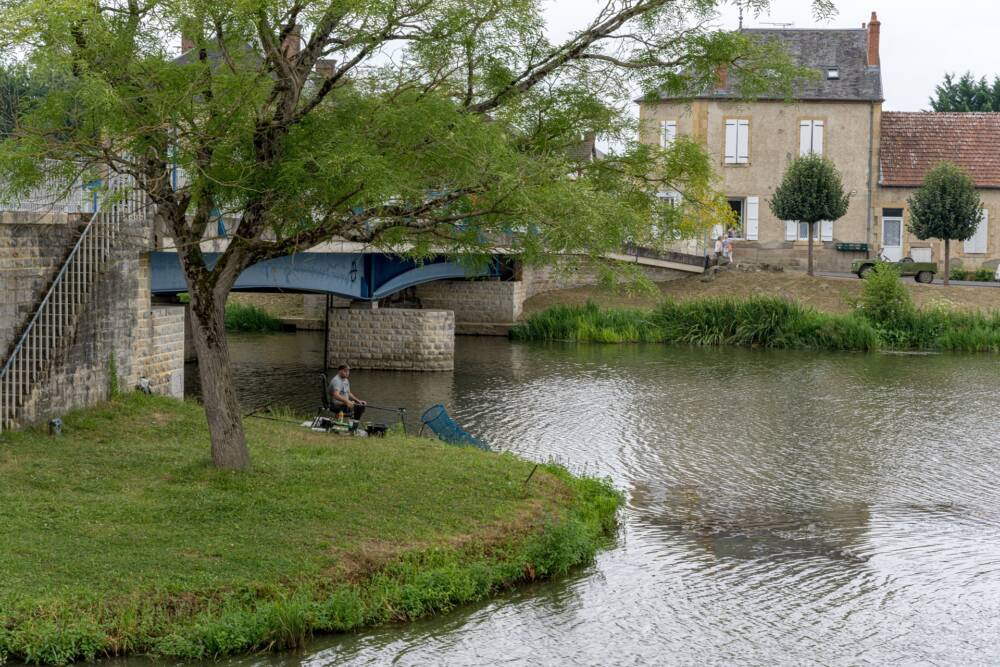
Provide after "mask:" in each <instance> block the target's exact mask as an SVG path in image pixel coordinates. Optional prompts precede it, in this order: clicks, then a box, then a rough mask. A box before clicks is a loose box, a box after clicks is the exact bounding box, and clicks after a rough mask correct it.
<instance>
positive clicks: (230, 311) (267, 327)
mask: <svg viewBox="0 0 1000 667" xmlns="http://www.w3.org/2000/svg"><path fill="white" fill-rule="evenodd" d="M279 329H281V320H280V319H278V318H277V317H275V316H274V315H272V314H270V313H269V312H267V311H266V310H264V309H262V308H259V307H258V306H255V305H253V304H244V303H227V304H226V330H227V331H257V332H267V331H278V330H279Z"/></svg>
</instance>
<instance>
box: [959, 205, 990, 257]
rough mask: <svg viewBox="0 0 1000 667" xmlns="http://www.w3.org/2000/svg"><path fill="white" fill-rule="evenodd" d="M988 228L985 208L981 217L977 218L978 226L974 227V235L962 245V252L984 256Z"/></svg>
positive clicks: (988, 222)
mask: <svg viewBox="0 0 1000 667" xmlns="http://www.w3.org/2000/svg"><path fill="white" fill-rule="evenodd" d="M989 226H990V216H989V211H987V210H986V209H985V208H984V209H983V215H982V216H981V217H980V218H979V226H978V227H976V233H975V234H973V235H972V238H970V239H969V240H967V241H966V242H965V244H964V248H963V249H964V250H965V252H966V253H968V254H972V255H985V254H986V250H987V246H988V241H989V239H988V237H987V234H988V230H989Z"/></svg>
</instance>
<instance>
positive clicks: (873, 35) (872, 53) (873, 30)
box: [868, 12, 882, 67]
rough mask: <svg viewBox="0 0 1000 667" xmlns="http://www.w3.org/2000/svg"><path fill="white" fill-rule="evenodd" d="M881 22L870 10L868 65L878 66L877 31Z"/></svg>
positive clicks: (880, 26)
mask: <svg viewBox="0 0 1000 667" xmlns="http://www.w3.org/2000/svg"><path fill="white" fill-rule="evenodd" d="M881 28H882V24H881V23H879V20H878V15H877V14H876V13H875V12H872V20H871V21H869V22H868V66H869V67H878V66H879V64H880V63H879V53H878V47H879V31H880V29H881Z"/></svg>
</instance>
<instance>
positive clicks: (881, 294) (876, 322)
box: [856, 262, 916, 330]
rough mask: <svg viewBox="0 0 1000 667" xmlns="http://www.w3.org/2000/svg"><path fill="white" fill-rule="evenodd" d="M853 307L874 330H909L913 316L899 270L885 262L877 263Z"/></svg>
mask: <svg viewBox="0 0 1000 667" xmlns="http://www.w3.org/2000/svg"><path fill="white" fill-rule="evenodd" d="M856 307H857V310H858V311H859V313H860V314H861V316H862V317H864V318H865V319H866V320H868V321H869V322H871V323H872V325H873V326H875V328H876V329H884V330H905V329H907V328H909V326H910V323H911V322H912V320H913V315H914V313H915V312H916V308H915V307H914V305H913V298H912V297H911V296H910V292H909V290H907V289H906V286H905V285H903V281H902V280H900V279H899V270H898V269H897V268H896V267H895V266H893V265H892V264H889V263H888V262H879V263H878V264H876V265H875V268H874V269H873V270H872V271H871V273H869V274H868V278H867V279H866V280H865V284H864V287H863V288H862V290H861V298H860V299H859V300H858V301H857V303H856Z"/></svg>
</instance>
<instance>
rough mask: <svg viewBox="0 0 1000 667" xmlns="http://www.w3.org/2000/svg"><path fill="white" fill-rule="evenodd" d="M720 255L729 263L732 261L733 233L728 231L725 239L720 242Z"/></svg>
mask: <svg viewBox="0 0 1000 667" xmlns="http://www.w3.org/2000/svg"><path fill="white" fill-rule="evenodd" d="M722 255H723V257H725V258H726V259H728V260H729V262H730V263H732V261H733V232H732V231H730V232H729V234H728V235H727V236H726V238H725V239H723V240H722Z"/></svg>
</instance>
